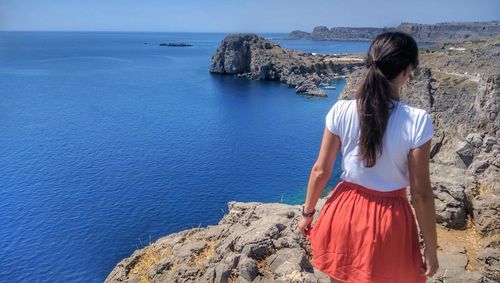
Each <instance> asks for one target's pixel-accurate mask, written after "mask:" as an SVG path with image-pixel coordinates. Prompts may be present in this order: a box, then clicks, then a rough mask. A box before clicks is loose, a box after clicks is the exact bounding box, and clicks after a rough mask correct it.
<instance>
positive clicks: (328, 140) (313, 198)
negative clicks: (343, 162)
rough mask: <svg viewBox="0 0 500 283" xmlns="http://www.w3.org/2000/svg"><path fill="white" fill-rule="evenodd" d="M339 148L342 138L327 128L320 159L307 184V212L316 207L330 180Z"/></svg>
mask: <svg viewBox="0 0 500 283" xmlns="http://www.w3.org/2000/svg"><path fill="white" fill-rule="evenodd" d="M339 148H340V138H339V137H338V136H336V135H334V134H332V133H331V132H330V131H329V130H328V128H326V127H325V130H324V131H323V139H322V141H321V147H320V151H319V154H318V158H317V159H316V162H315V163H314V165H313V167H312V169H311V174H310V176H309V182H308V184H307V195H306V200H305V204H304V209H305V210H306V211H307V212H309V211H312V210H313V209H314V208H315V207H316V203H317V202H318V199H319V197H320V195H321V192H322V191H323V189H324V188H325V185H326V183H327V182H328V179H330V176H331V173H332V168H333V165H334V163H335V159H336V158H337V153H338V151H339Z"/></svg>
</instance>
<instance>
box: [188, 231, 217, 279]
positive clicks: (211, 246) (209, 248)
mask: <svg viewBox="0 0 500 283" xmlns="http://www.w3.org/2000/svg"><path fill="white" fill-rule="evenodd" d="M206 242H207V245H206V246H205V248H203V249H202V250H201V251H200V252H198V254H195V255H194V256H193V257H192V258H191V260H190V262H189V265H191V266H194V267H197V268H200V269H202V270H203V271H204V265H203V264H204V262H205V261H206V260H207V259H208V258H211V257H212V256H213V255H214V254H215V245H216V244H217V239H216V238H212V239H208V240H206Z"/></svg>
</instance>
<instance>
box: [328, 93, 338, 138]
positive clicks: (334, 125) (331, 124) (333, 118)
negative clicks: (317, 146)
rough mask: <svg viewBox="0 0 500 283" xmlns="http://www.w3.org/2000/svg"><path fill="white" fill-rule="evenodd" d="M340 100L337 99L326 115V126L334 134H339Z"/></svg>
mask: <svg viewBox="0 0 500 283" xmlns="http://www.w3.org/2000/svg"><path fill="white" fill-rule="evenodd" d="M339 105H340V102H339V101H337V102H336V103H335V104H334V105H333V106H332V107H331V108H330V111H328V113H327V114H326V117H325V126H326V128H327V129H328V130H329V131H330V132H331V133H332V134H334V135H337V136H338V135H339V130H338V120H339V119H338V109H339Z"/></svg>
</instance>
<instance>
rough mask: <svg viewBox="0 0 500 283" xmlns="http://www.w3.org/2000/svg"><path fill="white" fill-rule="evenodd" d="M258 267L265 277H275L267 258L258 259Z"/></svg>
mask: <svg viewBox="0 0 500 283" xmlns="http://www.w3.org/2000/svg"><path fill="white" fill-rule="evenodd" d="M257 268H258V269H259V271H260V273H262V274H263V275H264V277H265V278H273V273H272V272H271V270H269V266H268V264H267V260H266V259H265V258H262V259H259V260H257Z"/></svg>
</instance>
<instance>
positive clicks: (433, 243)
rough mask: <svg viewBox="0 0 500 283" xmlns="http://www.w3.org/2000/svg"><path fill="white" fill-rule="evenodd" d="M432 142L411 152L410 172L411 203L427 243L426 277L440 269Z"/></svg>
mask: <svg viewBox="0 0 500 283" xmlns="http://www.w3.org/2000/svg"><path fill="white" fill-rule="evenodd" d="M430 149H431V141H430V140H429V141H428V142H427V143H425V144H423V145H422V146H420V147H417V148H415V149H412V150H410V153H409V155H408V170H409V175H410V193H411V202H412V204H413V207H414V208H415V214H416V218H417V221H418V225H419V227H420V230H421V231H422V235H423V238H424V242H425V255H424V256H425V259H426V261H427V262H426V275H428V276H432V275H433V274H434V272H435V271H436V270H437V268H438V262H437V257H436V253H437V233H436V208H435V203H434V194H433V192H432V185H431V180H430V175H429V159H430Z"/></svg>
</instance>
